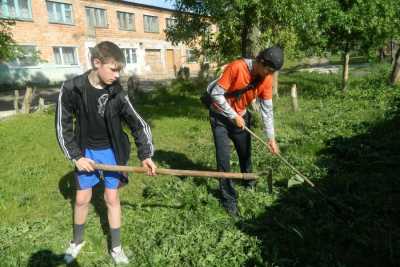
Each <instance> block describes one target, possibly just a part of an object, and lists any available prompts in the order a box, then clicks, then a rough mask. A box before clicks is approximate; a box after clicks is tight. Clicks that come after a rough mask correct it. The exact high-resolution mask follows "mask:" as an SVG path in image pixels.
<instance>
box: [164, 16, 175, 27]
mask: <svg viewBox="0 0 400 267" xmlns="http://www.w3.org/2000/svg"><path fill="white" fill-rule="evenodd" d="M176 22H177V20H176V19H175V18H171V17H170V18H165V27H166V28H167V29H169V28H170V26H173V25H175V24H176ZM171 23H172V24H171Z"/></svg>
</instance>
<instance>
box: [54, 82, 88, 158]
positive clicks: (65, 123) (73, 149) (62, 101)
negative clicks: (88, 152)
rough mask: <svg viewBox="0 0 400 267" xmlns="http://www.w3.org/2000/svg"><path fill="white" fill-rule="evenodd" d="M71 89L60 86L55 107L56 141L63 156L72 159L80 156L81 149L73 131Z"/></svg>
mask: <svg viewBox="0 0 400 267" xmlns="http://www.w3.org/2000/svg"><path fill="white" fill-rule="evenodd" d="M71 102H72V96H71V90H68V89H67V88H66V87H65V85H64V84H63V85H62V86H61V90H60V94H59V96H58V102H57V108H56V118H55V119H56V134H57V141H58V144H59V145H60V148H61V149H62V151H63V152H64V154H65V156H66V157H67V158H68V159H69V160H72V161H74V162H75V161H77V160H79V159H80V158H82V153H81V150H80V148H79V146H78V143H77V142H76V139H75V135H74V131H73V108H72V103H71Z"/></svg>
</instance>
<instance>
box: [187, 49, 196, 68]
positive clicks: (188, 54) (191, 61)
mask: <svg viewBox="0 0 400 267" xmlns="http://www.w3.org/2000/svg"><path fill="white" fill-rule="evenodd" d="M193 51H194V50H193V49H186V63H188V64H194V63H197V60H198V58H195V59H194V60H190V59H191V57H195V55H194V54H193Z"/></svg>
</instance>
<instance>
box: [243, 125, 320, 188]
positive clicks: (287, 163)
mask: <svg viewBox="0 0 400 267" xmlns="http://www.w3.org/2000/svg"><path fill="white" fill-rule="evenodd" d="M244 129H245V130H246V131H248V132H249V133H250V134H251V135H252V136H253V137H255V138H256V139H257V140H258V141H260V142H261V143H263V144H264V145H266V146H268V144H267V142H265V141H264V140H262V139H261V137H259V136H258V135H256V134H255V133H254V132H253V131H251V130H250V129H249V128H247V127H246V126H244ZM277 156H278V158H279V159H280V160H281V161H283V163H285V164H286V165H287V166H288V167H289V168H291V169H292V170H293V171H294V172H295V173H296V174H297V175H299V176H300V177H301V178H303V179H304V181H306V182H307V183H308V184H309V185H310V186H311V187H315V185H314V183H313V182H311V180H310V179H308V178H307V177H306V176H305V175H304V174H302V173H301V172H300V171H299V170H297V169H296V168H295V167H294V166H293V165H292V164H290V163H289V162H288V161H287V160H286V159H285V158H284V157H282V156H281V155H280V154H277Z"/></svg>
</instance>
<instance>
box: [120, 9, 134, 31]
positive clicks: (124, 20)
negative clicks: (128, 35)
mask: <svg viewBox="0 0 400 267" xmlns="http://www.w3.org/2000/svg"><path fill="white" fill-rule="evenodd" d="M117 17H118V23H119V29H120V30H126V31H134V30H135V14H132V13H126V12H120V11H117Z"/></svg>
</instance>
